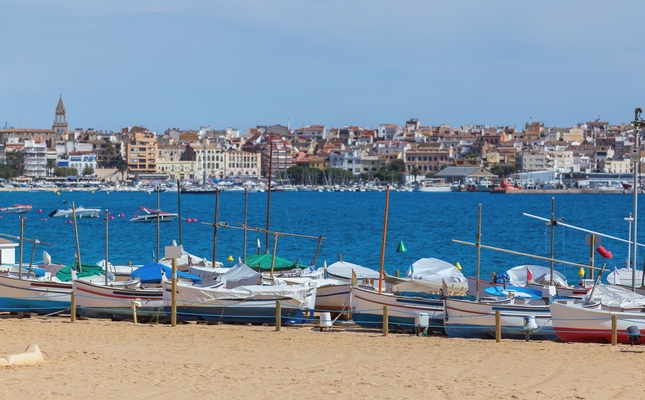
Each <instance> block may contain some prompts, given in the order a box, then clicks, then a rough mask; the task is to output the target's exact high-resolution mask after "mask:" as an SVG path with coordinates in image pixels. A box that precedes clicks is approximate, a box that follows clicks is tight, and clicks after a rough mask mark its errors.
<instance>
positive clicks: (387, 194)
mask: <svg viewBox="0 0 645 400" xmlns="http://www.w3.org/2000/svg"><path fill="white" fill-rule="evenodd" d="M389 202H390V186H389V185H388V186H387V187H386V189H385V218H383V240H382V241H381V268H380V270H379V274H378V292H379V294H380V293H381V292H382V290H383V269H384V263H385V239H386V237H387V214H388V207H389Z"/></svg>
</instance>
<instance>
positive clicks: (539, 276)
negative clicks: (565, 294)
mask: <svg viewBox="0 0 645 400" xmlns="http://www.w3.org/2000/svg"><path fill="white" fill-rule="evenodd" d="M527 270H530V271H531V275H533V282H535V283H537V284H540V285H548V284H549V281H550V280H551V269H549V268H546V267H541V266H539V265H520V266H517V267H513V268H511V269H509V270H508V271H506V273H507V274H508V275H509V276H510V278H511V280H510V282H509V283H508V284H509V285H511V286H519V287H525V286H526V279H527V274H528V272H527ZM553 279H554V280H555V282H554V284H555V286H567V287H568V286H569V284H568V283H567V278H565V276H564V275H563V274H561V273H560V272H558V271H553Z"/></svg>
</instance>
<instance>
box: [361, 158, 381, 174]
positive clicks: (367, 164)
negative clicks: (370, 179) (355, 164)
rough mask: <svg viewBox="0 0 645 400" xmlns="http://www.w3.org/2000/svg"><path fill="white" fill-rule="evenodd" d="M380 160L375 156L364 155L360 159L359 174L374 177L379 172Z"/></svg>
mask: <svg viewBox="0 0 645 400" xmlns="http://www.w3.org/2000/svg"><path fill="white" fill-rule="evenodd" d="M381 166H382V165H381V160H380V159H379V156H375V155H364V156H363V157H362V158H361V172H362V173H363V174H372V175H374V174H375V173H377V172H378V171H380V170H381Z"/></svg>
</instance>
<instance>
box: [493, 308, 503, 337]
mask: <svg viewBox="0 0 645 400" xmlns="http://www.w3.org/2000/svg"><path fill="white" fill-rule="evenodd" d="M501 341H502V316H501V315H500V313H499V310H496V311H495V342H497V343H499V342H501Z"/></svg>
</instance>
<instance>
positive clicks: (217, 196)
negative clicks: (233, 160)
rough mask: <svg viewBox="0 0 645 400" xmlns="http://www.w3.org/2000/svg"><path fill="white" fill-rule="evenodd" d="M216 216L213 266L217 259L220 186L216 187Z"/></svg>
mask: <svg viewBox="0 0 645 400" xmlns="http://www.w3.org/2000/svg"><path fill="white" fill-rule="evenodd" d="M214 212H215V217H214V221H215V223H214V224H213V268H215V260H217V225H218V224H219V188H217V189H215V211H214Z"/></svg>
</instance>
